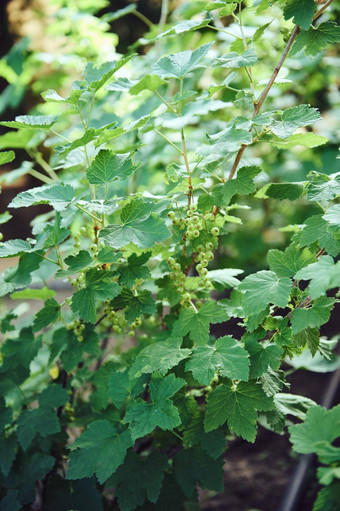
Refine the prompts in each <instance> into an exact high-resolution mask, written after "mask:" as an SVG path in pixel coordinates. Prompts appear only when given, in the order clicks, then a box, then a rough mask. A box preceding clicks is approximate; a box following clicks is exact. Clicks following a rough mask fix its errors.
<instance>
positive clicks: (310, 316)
mask: <svg viewBox="0 0 340 511" xmlns="http://www.w3.org/2000/svg"><path fill="white" fill-rule="evenodd" d="M333 305H334V298H328V297H326V296H322V297H320V298H317V299H316V300H315V302H314V303H313V305H312V307H311V308H308V309H303V308H297V309H294V310H293V311H292V320H291V323H292V329H293V334H294V335H295V334H298V333H299V332H301V331H302V330H304V329H305V328H307V327H310V328H314V327H318V328H319V327H320V326H321V325H323V324H324V323H327V321H328V320H329V317H330V314H331V310H332V309H333Z"/></svg>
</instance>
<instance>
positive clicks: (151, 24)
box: [131, 10, 154, 28]
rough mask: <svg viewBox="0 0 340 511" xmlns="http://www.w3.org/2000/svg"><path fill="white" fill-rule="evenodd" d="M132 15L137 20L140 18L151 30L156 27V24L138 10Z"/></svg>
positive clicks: (132, 12)
mask: <svg viewBox="0 0 340 511" xmlns="http://www.w3.org/2000/svg"><path fill="white" fill-rule="evenodd" d="M131 14H134V15H135V16H137V18H139V19H140V20H141V21H143V22H144V23H145V25H147V26H148V27H149V28H153V27H154V24H153V23H152V21H150V20H149V18H147V17H146V16H144V14H142V13H140V12H138V11H137V10H134V11H131Z"/></svg>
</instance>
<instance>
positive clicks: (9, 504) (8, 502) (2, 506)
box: [0, 489, 22, 511]
mask: <svg viewBox="0 0 340 511" xmlns="http://www.w3.org/2000/svg"><path fill="white" fill-rule="evenodd" d="M17 497H18V490H12V489H9V490H8V491H7V493H6V496H5V497H4V498H3V499H1V502H0V511H20V509H22V505H21V503H20V502H19V500H18V498H17Z"/></svg>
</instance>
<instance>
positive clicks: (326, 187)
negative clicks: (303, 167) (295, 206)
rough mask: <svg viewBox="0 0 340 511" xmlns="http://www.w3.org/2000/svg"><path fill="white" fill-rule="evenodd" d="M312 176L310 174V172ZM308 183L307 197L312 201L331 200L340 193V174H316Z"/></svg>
mask: <svg viewBox="0 0 340 511" xmlns="http://www.w3.org/2000/svg"><path fill="white" fill-rule="evenodd" d="M309 176H310V174H309ZM311 178H312V181H311V182H310V183H308V185H307V199H308V200H310V201H331V200H333V199H334V198H335V197H337V196H338V195H340V174H334V175H333V176H327V175H326V174H315V175H312V176H311Z"/></svg>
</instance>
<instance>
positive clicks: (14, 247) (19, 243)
mask: <svg viewBox="0 0 340 511" xmlns="http://www.w3.org/2000/svg"><path fill="white" fill-rule="evenodd" d="M32 250H33V249H32V247H31V245H30V244H29V243H28V242H27V241H23V240H9V241H5V243H0V258H2V257H14V256H18V255H22V254H25V253H27V252H32Z"/></svg>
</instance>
